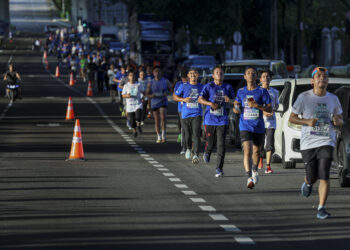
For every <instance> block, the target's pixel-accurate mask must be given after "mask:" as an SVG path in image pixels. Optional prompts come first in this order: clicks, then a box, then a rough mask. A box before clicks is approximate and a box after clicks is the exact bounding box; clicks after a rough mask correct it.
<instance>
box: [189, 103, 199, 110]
mask: <svg viewBox="0 0 350 250" xmlns="http://www.w3.org/2000/svg"><path fill="white" fill-rule="evenodd" d="M186 106H187V108H189V109H197V108H198V107H199V105H198V102H197V103H193V102H190V103H187V104H186Z"/></svg>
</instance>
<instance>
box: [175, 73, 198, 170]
mask: <svg viewBox="0 0 350 250" xmlns="http://www.w3.org/2000/svg"><path fill="white" fill-rule="evenodd" d="M198 76H199V74H198V71H197V70H196V69H190V70H189V72H188V79H189V80H190V81H189V84H187V83H183V84H180V86H179V87H178V88H177V90H176V92H175V94H174V101H177V102H179V103H181V102H182V103H183V105H182V107H181V113H180V114H181V120H182V125H183V130H184V131H185V138H184V139H185V140H184V142H185V143H184V144H185V145H186V153H185V157H186V159H190V158H191V148H192V138H193V141H194V144H193V148H192V151H193V157H192V163H193V164H197V163H199V158H198V156H199V144H200V138H201V125H202V115H203V112H202V105H200V104H199V103H198V97H199V94H200V93H201V92H202V89H203V87H204V86H203V85H202V84H200V83H198Z"/></svg>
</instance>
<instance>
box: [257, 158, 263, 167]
mask: <svg viewBox="0 0 350 250" xmlns="http://www.w3.org/2000/svg"><path fill="white" fill-rule="evenodd" d="M258 168H259V169H263V168H264V163H263V158H262V157H261V158H260V161H259V165H258Z"/></svg>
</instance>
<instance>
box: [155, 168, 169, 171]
mask: <svg viewBox="0 0 350 250" xmlns="http://www.w3.org/2000/svg"><path fill="white" fill-rule="evenodd" d="M158 170H159V171H169V169H167V168H158Z"/></svg>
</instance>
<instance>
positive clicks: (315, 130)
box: [310, 103, 331, 137]
mask: <svg viewBox="0 0 350 250" xmlns="http://www.w3.org/2000/svg"><path fill="white" fill-rule="evenodd" d="M313 118H317V119H318V120H317V122H316V125H315V127H312V128H311V131H310V134H311V135H315V136H322V137H329V136H330V126H331V114H330V112H329V111H328V109H327V104H326V103H317V106H316V108H315V110H314V114H313Z"/></svg>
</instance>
